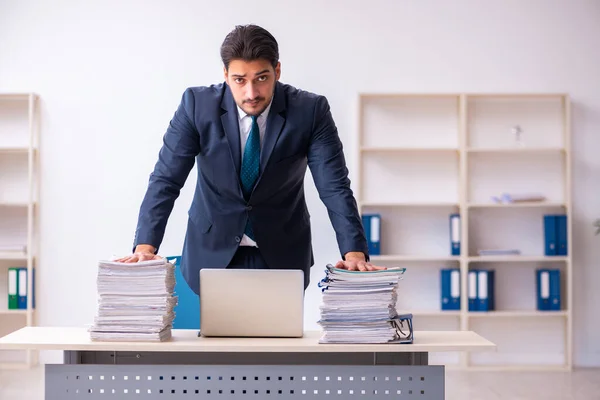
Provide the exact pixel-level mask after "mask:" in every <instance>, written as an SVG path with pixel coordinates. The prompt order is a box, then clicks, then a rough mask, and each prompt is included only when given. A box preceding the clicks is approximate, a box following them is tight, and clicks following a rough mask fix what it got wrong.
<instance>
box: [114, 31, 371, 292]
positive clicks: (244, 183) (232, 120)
mask: <svg viewBox="0 0 600 400" xmlns="http://www.w3.org/2000/svg"><path fill="white" fill-rule="evenodd" d="M221 58H222V61H223V64H224V75H225V82H223V83H220V84H215V85H211V86H206V87H192V88H188V89H187V90H185V92H184V93H183V97H182V99H181V103H180V104H179V107H178V108H177V110H176V111H175V115H174V116H173V118H172V119H171V122H170V124H169V127H168V129H167V131H166V133H165V135H164V138H163V146H162V148H161V149H160V152H159V156H158V161H157V163H156V166H155V168H154V171H153V172H152V174H151V175H150V181H149V185H148V189H147V192H146V195H145V197H144V199H143V202H142V205H141V208H140V213H139V219H138V224H137V229H136V234H135V243H134V250H133V254H131V255H130V256H127V257H124V258H122V259H121V261H125V262H138V261H143V260H149V259H153V258H157V257H159V256H158V255H157V253H158V249H159V246H160V244H161V242H162V240H163V235H164V231H165V227H166V224H167V220H168V218H169V216H170V213H171V211H172V209H173V205H174V202H175V199H176V198H177V197H178V196H179V193H180V190H181V188H182V187H183V185H184V183H185V181H186V179H187V177H188V175H189V172H190V170H191V169H192V167H193V166H194V163H195V162H196V163H197V164H198V181H197V183H196V189H195V194H194V199H193V201H192V204H191V207H190V209H189V220H188V225H187V233H186V237H185V243H184V247H183V252H182V257H181V271H182V273H183V276H184V277H185V279H186V281H187V283H188V285H189V286H190V288H191V289H192V290H193V291H194V292H195V293H198V290H199V271H200V269H202V268H272V269H300V270H303V271H304V276H305V283H304V284H305V288H306V287H307V286H308V284H309V278H310V268H311V266H312V265H313V264H314V258H313V251H312V244H311V230H310V215H309V212H308V209H307V207H306V202H305V197H304V177H305V173H306V168H307V167H309V168H310V171H311V173H312V176H313V179H314V182H315V185H316V188H317V190H318V193H319V196H320V198H321V200H322V201H323V203H324V204H325V206H326V207H327V211H328V213H329V218H330V221H331V223H332V225H333V228H334V230H335V232H336V238H337V242H338V246H339V250H340V254H341V260H340V261H338V262H337V264H336V266H338V267H340V268H345V269H349V270H361V271H366V270H374V269H380V268H382V267H378V266H375V265H372V264H371V263H370V262H369V254H368V248H367V242H366V238H365V233H364V230H363V226H362V222H361V218H360V215H359V213H358V209H357V205H356V201H355V199H354V196H353V193H352V191H351V189H350V181H349V179H348V170H347V168H346V163H345V159H344V153H343V149H342V143H341V141H340V139H339V137H338V132H337V129H336V126H335V124H334V121H333V118H332V115H331V112H330V109H329V104H328V102H327V99H326V98H325V97H323V96H320V95H316V94H313V93H309V92H306V91H303V90H300V89H296V88H294V87H292V86H289V85H287V84H283V83H281V82H279V77H280V74H281V65H280V63H279V50H278V44H277V41H276V40H275V38H274V37H273V36H272V35H271V34H270V33H269V32H267V31H266V30H265V29H263V28H261V27H258V26H255V25H247V26H237V27H236V28H235V29H234V30H233V31H232V32H230V33H229V34H228V35H227V37H226V38H225V40H224V42H223V44H222V46H221Z"/></svg>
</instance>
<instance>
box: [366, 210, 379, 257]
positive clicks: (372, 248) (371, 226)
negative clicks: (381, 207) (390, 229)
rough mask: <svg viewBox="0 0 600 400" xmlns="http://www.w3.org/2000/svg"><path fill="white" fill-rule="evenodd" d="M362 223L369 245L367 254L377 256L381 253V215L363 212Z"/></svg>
mask: <svg viewBox="0 0 600 400" xmlns="http://www.w3.org/2000/svg"><path fill="white" fill-rule="evenodd" d="M362 224H363V228H364V229H365V235H366V237H367V244H368V246H369V255H372V256H378V255H380V254H381V243H380V242H381V241H380V238H381V215H380V214H363V216H362Z"/></svg>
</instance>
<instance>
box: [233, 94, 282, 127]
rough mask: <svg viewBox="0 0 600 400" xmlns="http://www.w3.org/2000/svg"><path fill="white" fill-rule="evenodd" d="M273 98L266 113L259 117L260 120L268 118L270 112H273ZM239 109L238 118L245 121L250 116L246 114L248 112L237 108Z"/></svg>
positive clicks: (238, 107)
mask: <svg viewBox="0 0 600 400" xmlns="http://www.w3.org/2000/svg"><path fill="white" fill-rule="evenodd" d="M273 97H274V96H273ZM273 97H271V101H270V102H269V105H268V106H267V108H265V111H263V112H262V113H261V114H260V115H259V116H258V119H263V118H267V115H269V110H271V104H273ZM237 109H238V116H239V118H240V121H241V120H242V119H244V118H245V117H247V116H248V114H246V112H245V111H244V110H242V109H241V108H240V106H237Z"/></svg>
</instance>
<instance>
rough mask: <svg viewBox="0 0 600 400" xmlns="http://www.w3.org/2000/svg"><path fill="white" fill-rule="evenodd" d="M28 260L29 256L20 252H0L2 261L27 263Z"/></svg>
mask: <svg viewBox="0 0 600 400" xmlns="http://www.w3.org/2000/svg"><path fill="white" fill-rule="evenodd" d="M27 258H29V256H28V254H27V253H22V252H20V251H0V261H26V260H27Z"/></svg>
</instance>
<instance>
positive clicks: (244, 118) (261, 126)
mask: <svg viewBox="0 0 600 400" xmlns="http://www.w3.org/2000/svg"><path fill="white" fill-rule="evenodd" d="M272 102H273V101H272V100H271V103H272ZM271 103H269V105H268V106H267V108H266V109H265V111H263V112H262V114H260V115H259V116H258V118H257V119H256V122H257V123H258V131H259V133H260V148H261V157H262V147H263V142H264V140H263V139H264V137H265V128H266V126H267V116H268V115H269V110H270V109H271ZM237 109H238V125H239V126H240V139H241V140H240V145H241V151H242V158H241V160H242V161H243V160H244V150H245V148H246V142H247V141H248V136H249V135H250V129H252V117H250V115H248V114H246V113H245V112H244V110H242V109H241V108H240V107H239V106H238V108H237ZM240 246H255V247H258V245H257V244H256V242H255V241H254V240H252V239H250V238H249V237H248V236H247V235H245V234H244V236H242V240H241V241H240Z"/></svg>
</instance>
